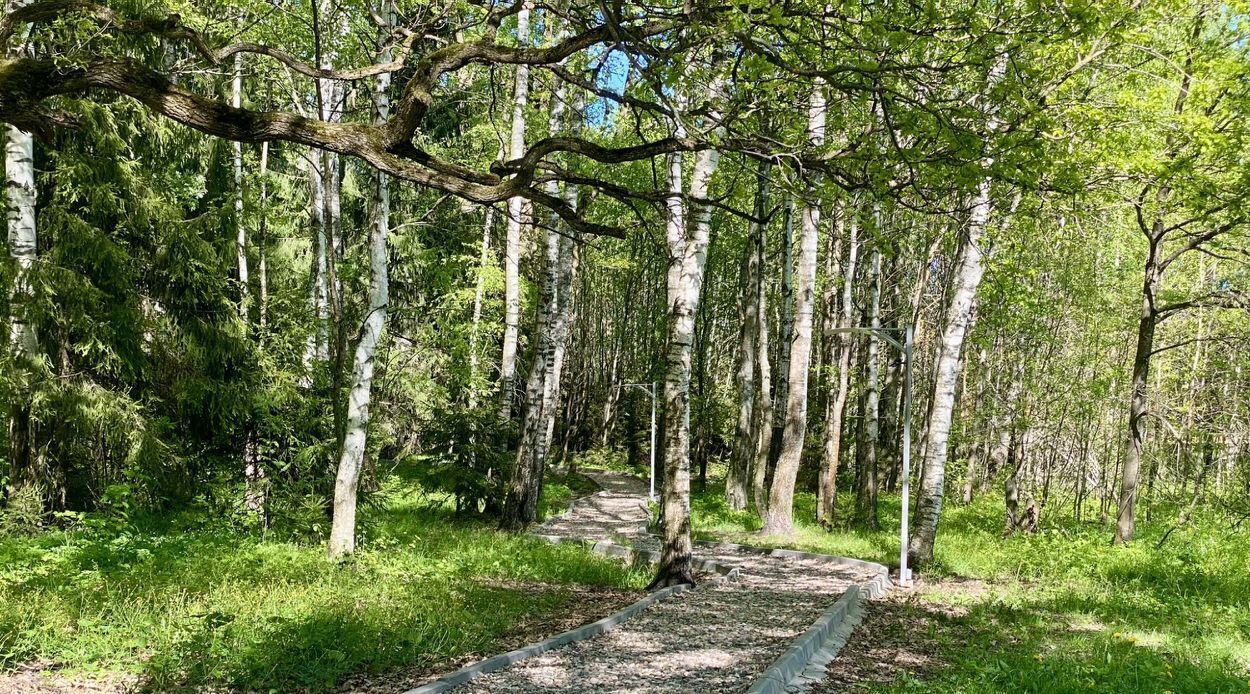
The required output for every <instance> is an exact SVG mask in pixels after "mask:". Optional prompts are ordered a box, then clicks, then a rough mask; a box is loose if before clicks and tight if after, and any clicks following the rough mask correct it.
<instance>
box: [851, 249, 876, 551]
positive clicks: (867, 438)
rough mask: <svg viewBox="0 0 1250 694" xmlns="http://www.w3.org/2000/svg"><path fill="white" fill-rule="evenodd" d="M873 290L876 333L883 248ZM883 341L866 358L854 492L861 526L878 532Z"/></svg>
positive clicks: (871, 344)
mask: <svg viewBox="0 0 1250 694" xmlns="http://www.w3.org/2000/svg"><path fill="white" fill-rule="evenodd" d="M870 282H871V285H870V287H871V289H870V294H869V299H868V324H869V325H870V326H871V327H872V328H873V329H874V330H880V329H881V249H880V248H874V249H873V252H872V276H871V280H870ZM880 344H881V341H880V339H879V338H878V337H877V334H876V333H875V332H874V333H870V334H869V335H868V349H867V353H866V354H865V356H864V361H865V362H866V363H865V365H864V373H865V379H864V397H863V409H862V412H863V416H862V417H861V419H860V433H861V436H860V440H859V445H857V446H856V448H855V453H856V455H855V458H856V460H855V463H856V466H857V467H858V475H857V477H858V478H859V482H860V483H859V487H858V488H857V489H856V493H855V506H856V516H857V517H858V518H859V521H860V523H862V524H863V525H865V526H867V527H869V528H871V529H873V530H876V529H877V528H878V527H879V526H878V523H877V443H878V440H877V439H878V434H879V432H880V429H879V421H880V420H879V417H878V411H879V408H878V405H879V397H880V396H879V391H878V389H877V387H878V380H879V371H880V369H879V366H878V363H877V362H878V351H879V350H880Z"/></svg>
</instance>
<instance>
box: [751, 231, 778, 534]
mask: <svg viewBox="0 0 1250 694" xmlns="http://www.w3.org/2000/svg"><path fill="white" fill-rule="evenodd" d="M764 231H765V229H764V228H761V229H760V231H759V234H757V235H756V237H755V257H756V264H758V265H759V272H758V273H757V274H756V276H755V288H754V290H755V303H756V308H757V312H756V322H757V323H758V324H759V325H758V328H757V333H756V337H757V339H756V345H755V350H756V351H755V362H756V367H757V372H756V373H758V375H759V379H760V383H759V387H758V388H756V389H755V406H754V407H753V408H752V410H753V412H752V414H753V417H752V424H751V426H752V431H753V432H754V433H753V434H752V436H753V447H752V460H751V499H752V500H753V501H754V503H755V512H756V513H757V514H758V515H759V516H760V518H763V517H764V513H765V511H766V510H767V509H768V487H767V484H768V466H769V463H770V461H771V459H772V448H773V396H772V373H773V370H772V365H771V364H770V363H769V346H768V293H767V291H766V290H765V288H764V275H765V254H766V249H765V243H764V242H765V239H766V237H767V234H765V233H764Z"/></svg>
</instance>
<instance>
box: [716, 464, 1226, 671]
mask: <svg viewBox="0 0 1250 694" xmlns="http://www.w3.org/2000/svg"><path fill="white" fill-rule="evenodd" d="M839 502H840V506H839V508H841V509H846V508H850V504H851V503H852V500H851V499H850V498H849V497H848V498H843V499H840V500H839ZM814 504H815V500H814V497H813V495H811V494H800V495H799V497H798V499H797V506H796V521H797V522H798V528H797V529H796V532H795V534H794V536H793V537H791V538H788V539H785V540H782V539H780V538H761V537H759V536H758V535H755V534H753V533H752V531H754V530H756V529H757V528H758V527H759V521H758V519H757V518H756V516H755V515H754V514H753V513H743V512H734V511H731V510H729V509H728V508H727V507H726V506H725V503H724V501H723V494H722V493H721V490H720V489H719V488H712V489H709V490H708V491H707V492H706V493H702V494H696V495H695V498H694V500H693V510H694V523H695V528H696V534H697V535H699V536H701V537H704V538H707V539H711V538H723V539H728V540H737V541H742V542H747V543H751V544H764V545H771V546H786V547H792V548H796V549H802V550H807V551H813V552H821V553H827V554H837V555H843V556H853V557H859V558H863V559H871V560H876V561H881V562H885V563H889V564H893V565H897V562H898V535H897V533H898V508H899V506H898V498H897V497H892V498H891V497H882V499H881V516H882V518H881V520H882V526H883V529H882V530H881V531H863V530H854V529H839V530H837V531H835V532H825V531H823V530H821V529H820V528H818V527H816V526H815V525H814V524H813V523H812V522H811V521H810V520H809V519H812V518H813V517H814V509H815V507H814ZM1002 518H1003V510H1002V501H1001V498H1000V497H999V496H998V495H997V494H991V495H986V496H983V497H981V498H979V499H977V500H976V501H975V502H974V503H972V504H971V505H967V506H963V505H957V504H948V506H947V508H946V509H945V510H944V511H943V516H942V521H941V525H940V531H939V537H938V545H937V550H936V563H935V566H933V567H930V568H929V569H928V570H927V571H926V576H925V579H926V584H927V585H928V588H927V589H922V590H921V592H920V594H919V595H918V600H917V601H916V602H915V603H911V604H909V605H908V606H906V608H905V609H906V610H908V611H909V612H908V616H907V618H906V619H902V620H900V627H899V628H903V629H907V630H908V631H909V632H913V635H912V636H910V637H909V638H913V639H914V640H917V641H925V642H927V643H928V646H927V648H928V649H929V650H930V651H932V655H934V656H935V658H936V660H937V661H938V662H939V663H940V667H937V668H935V669H934V670H933V671H931V672H925V673H923V676H922V679H917V677H916V676H915V675H914V674H913V675H909V674H906V673H898V674H897V676H896V677H894V678H893V679H891V680H889V681H885V682H877V683H875V684H873V685H871V687H870V690H875V691H926V692H928V691H936V692H987V691H1020V692H1069V691H1070V692H1078V691H1081V692H1085V691H1099V692H1125V693H1128V692H1231V691H1238V692H1245V691H1247V690H1248V689H1250V680H1248V679H1247V677H1248V672H1250V542H1247V540H1248V539H1250V538H1247V533H1246V532H1245V531H1243V530H1237V529H1235V528H1232V527H1231V524H1230V523H1229V522H1228V520H1227V519H1224V518H1222V517H1219V516H1217V515H1208V516H1205V517H1201V518H1199V519H1198V520H1197V521H1196V522H1194V523H1193V524H1191V525H1189V526H1188V527H1186V528H1182V529H1180V530H1177V531H1175V532H1173V533H1172V536H1171V537H1170V538H1169V539H1168V541H1167V542H1166V543H1164V544H1163V546H1162V547H1156V544H1157V542H1158V540H1159V538H1160V537H1161V536H1162V534H1163V533H1164V532H1165V531H1166V529H1167V527H1168V525H1170V523H1171V521H1172V520H1173V519H1174V518H1175V513H1173V512H1170V511H1167V510H1164V509H1158V510H1157V511H1156V514H1155V518H1156V519H1157V522H1155V523H1143V524H1141V525H1139V529H1138V535H1137V537H1136V539H1135V540H1134V541H1133V542H1132V543H1130V544H1129V545H1127V546H1123V547H1112V546H1111V544H1110V538H1111V527H1110V525H1107V526H1103V525H1100V524H1099V523H1096V522H1091V523H1076V522H1074V521H1071V520H1068V519H1051V518H1048V517H1046V516H1043V526H1044V528H1043V530H1042V531H1041V532H1039V533H1038V534H1036V535H1024V536H1019V535H1018V536H1015V537H1012V538H1010V539H1007V540H1004V539H1002V538H1001V533H1002V525H1001V524H1002Z"/></svg>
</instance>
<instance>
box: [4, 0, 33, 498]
mask: <svg viewBox="0 0 1250 694" xmlns="http://www.w3.org/2000/svg"><path fill="white" fill-rule="evenodd" d="M26 4H27V3H26V2H11V3H10V4H9V6H8V10H9V11H12V10H15V9H17V8H19V7H22V6H24V5H26ZM28 49H29V46H28V45H22V46H21V47H19V48H18V49H17V51H15V53H17V54H19V55H21V54H25V53H27V52H28ZM5 133H6V139H5V145H4V172H5V181H4V187H5V219H6V221H7V224H8V237H9V256H10V257H11V258H12V259H13V265H14V270H15V274H14V277H13V286H12V290H11V292H10V294H9V333H10V344H11V349H12V350H13V356H14V357H15V360H16V361H17V362H18V363H22V362H26V361H29V360H31V359H34V358H36V356H37V354H38V352H39V339H38V336H37V335H36V333H35V326H34V324H33V323H31V322H30V319H29V316H28V315H27V310H28V308H27V307H28V306H29V304H30V301H31V298H32V297H31V284H30V272H31V269H32V268H33V267H34V264H35V260H36V259H37V254H38V241H39V237H38V229H37V227H36V222H35V203H36V196H37V190H36V188H35V142H34V139H33V138H32V137H31V135H30V133H27V132H23V131H21V130H18V129H17V128H14V127H12V126H9V127H7V128H6V129H5ZM31 420H32V418H31V414H30V404H29V395H28V394H24V393H23V394H19V395H18V397H16V398H14V402H13V404H12V408H11V411H10V413H9V465H10V473H9V484H10V490H9V493H10V495H11V496H10V499H16V498H18V497H19V496H21V495H22V494H23V490H25V489H34V488H36V485H37V484H38V482H39V480H38V479H37V478H36V472H35V465H34V460H33V458H34V453H33V449H34V445H35V444H34V441H33V438H34V432H33V431H32V430H33V428H34V425H33V423H32V421H31ZM34 510H35V511H39V510H42V508H36V509H34Z"/></svg>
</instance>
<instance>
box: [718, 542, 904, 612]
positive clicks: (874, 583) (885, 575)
mask: <svg viewBox="0 0 1250 694" xmlns="http://www.w3.org/2000/svg"><path fill="white" fill-rule="evenodd" d="M694 544H695V546H696V547H707V548H709V549H724V550H732V551H738V552H748V553H751V554H759V555H763V556H768V557H784V558H791V559H810V560H813V561H819V562H824V563H826V564H840V565H842V566H850V567H854V568H856V569H861V570H863V571H869V572H871V573H872V574H873V577H872V579H870V580H869V581H867V582H866V583H864V584H863V586H862V588H863V590H864V591H865V592H867V593H868V597H869V598H871V599H876V598H879V597H881V596H882V595H885V593H886V591H888V590H889V589H890V588H892V587H893V586H894V584H893V583H892V582H891V581H890V569H889V567H887V566H886V565H885V564H878V563H877V562H872V561H864V560H863V559H852V558H851V557H838V556H834V555H832V554H813V553H812V552H800V551H798V550H793V549H780V548H769V547H756V546H754V545H739V544H735V543H732V542H710V541H707V540H695V543H694Z"/></svg>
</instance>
